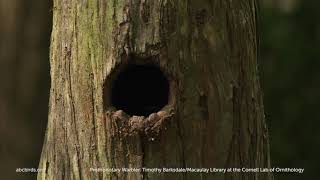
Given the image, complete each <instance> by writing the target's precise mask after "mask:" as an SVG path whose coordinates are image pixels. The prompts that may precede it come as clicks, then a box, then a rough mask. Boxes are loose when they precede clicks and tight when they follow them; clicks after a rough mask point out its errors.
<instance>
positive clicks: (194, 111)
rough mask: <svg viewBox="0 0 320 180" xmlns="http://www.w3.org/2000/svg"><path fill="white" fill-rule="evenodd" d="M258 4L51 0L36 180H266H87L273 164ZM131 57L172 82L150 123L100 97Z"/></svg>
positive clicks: (250, 0)
mask: <svg viewBox="0 0 320 180" xmlns="http://www.w3.org/2000/svg"><path fill="white" fill-rule="evenodd" d="M255 3H256V2H255V0H237V1H231V0H226V1H225V0H198V1H173V0H156V1H151V0H119V1H108V0H96V1H93V0H63V1H60V0H54V8H53V14H54V17H53V32H52V39H51V58H50V63H51V79H52V84H51V92H50V105H49V106H50V110H49V120H48V128H47V133H46V137H45V142H44V147H43V152H42V155H41V162H40V168H44V169H45V171H43V172H42V173H39V174H38V179H229V180H231V179H256V180H257V179H259V180H270V179H272V174H270V173H251V174H249V173H239V174H221V173H209V174H200V173H162V174H157V173H145V172H141V173H107V172H101V173H95V172H90V168H122V167H136V168H141V167H199V168H201V167H220V168H223V167H269V166H270V160H269V147H268V134H267V127H266V124H265V118H264V110H263V103H262V94H261V90H260V87H259V80H258V70H257V62H256V60H257V32H256V24H257V22H256V20H255V19H256V18H255V14H256V8H255ZM133 56H134V57H137V59H138V60H137V61H141V62H140V63H144V62H142V61H153V62H152V63H154V64H157V65H158V66H159V67H160V68H161V69H162V70H163V71H164V73H165V74H166V76H167V77H168V79H169V81H170V97H171V98H170V101H169V103H168V105H167V106H166V107H165V108H164V109H163V110H162V111H160V112H158V113H156V114H155V113H154V114H151V115H150V116H148V117H139V116H133V117H130V116H128V115H126V114H125V113H124V112H123V111H121V110H115V109H114V108H112V107H111V105H110V97H108V93H104V92H108V91H109V88H110V86H112V85H111V84H112V81H111V79H112V76H113V72H116V71H117V69H118V68H120V67H121V65H123V64H126V63H128V62H129V63H130V61H131V59H132V58H131V57H133ZM149 57H152V58H149ZM138 63H139V62H138Z"/></svg>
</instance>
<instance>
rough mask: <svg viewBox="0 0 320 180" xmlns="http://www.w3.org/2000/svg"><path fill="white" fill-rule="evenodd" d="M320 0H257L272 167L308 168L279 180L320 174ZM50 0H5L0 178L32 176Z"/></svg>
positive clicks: (46, 83)
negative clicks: (319, 171)
mask: <svg viewBox="0 0 320 180" xmlns="http://www.w3.org/2000/svg"><path fill="white" fill-rule="evenodd" d="M319 6H320V1H317V0H262V1H261V2H260V10H259V16H260V18H259V19H260V24H259V32H260V39H261V42H260V57H259V69H260V79H261V85H262V87H263V90H264V102H265V112H266V119H267V122H268V126H269V134H270V145H271V158H272V166H274V167H297V168H305V173H304V174H301V175H299V174H275V178H276V179H279V180H298V179H299V180H302V179H317V167H319V166H318V161H319V159H320V158H317V157H319V156H318V152H319V147H320V131H319V130H318V126H319V125H320V122H319V121H320V113H318V108H320V94H319V93H318V92H319V90H320V88H319V87H320V70H318V68H320V59H319V55H320V53H319V52H320V22H319V20H318V18H319V17H320V11H319ZM51 8H52V2H51V1H50V0H28V1H25V0H0V24H1V25H0V172H1V175H0V177H1V179H12V180H15V179H35V178H36V174H30V173H16V172H15V171H16V168H23V167H28V168H31V167H34V168H37V166H38V163H39V159H40V153H41V148H42V142H43V138H44V135H45V128H46V123H47V115H48V99H49V88H50V69H49V58H48V56H49V44H50V32H51V23H52V22H51V18H52V17H51Z"/></svg>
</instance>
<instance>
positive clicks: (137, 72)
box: [110, 64, 169, 116]
mask: <svg viewBox="0 0 320 180" xmlns="http://www.w3.org/2000/svg"><path fill="white" fill-rule="evenodd" d="M110 90H111V91H110V96H111V97H110V103H111V106H113V107H115V108H116V109H117V110H123V111H124V112H126V113H127V114H129V115H131V116H132V115H136V116H148V115H150V114H151V113H154V112H157V111H159V110H161V109H162V108H163V107H164V106H166V105H167V104H168V101H169V82H168V79H167V78H166V76H165V75H164V73H163V72H162V71H161V70H160V68H159V67H157V66H155V65H146V64H145V65H138V64H129V65H127V66H126V67H124V68H123V69H122V70H121V71H120V72H119V73H117V75H115V77H114V79H113V82H112V85H111V89H110Z"/></svg>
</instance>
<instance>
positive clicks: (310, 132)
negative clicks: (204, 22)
mask: <svg viewBox="0 0 320 180" xmlns="http://www.w3.org/2000/svg"><path fill="white" fill-rule="evenodd" d="M319 5H320V1H317V0H278V1H270V0H265V1H263V4H261V8H260V39H261V44H260V49H261V55H260V56H261V57H260V60H259V61H260V67H259V68H260V78H261V83H262V88H263V91H264V94H265V96H264V104H265V112H266V118H267V121H268V126H269V134H270V145H271V159H272V165H273V166H275V167H277V166H278V167H302V168H305V173H304V174H302V175H297V174H275V178H276V179H279V180H298V179H299V180H301V179H310V180H311V179H317V177H318V178H319V175H318V172H317V169H318V167H319V165H318V162H319V158H318V157H319V156H318V155H317V153H318V152H319V147H320V131H319V127H318V125H319V120H320V114H319V113H318V110H319V109H318V108H319V107H320V94H319V90H320V88H319V87H320V70H319V68H320V59H319V55H320V21H319V20H318V18H319V17H320V11H319Z"/></svg>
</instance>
